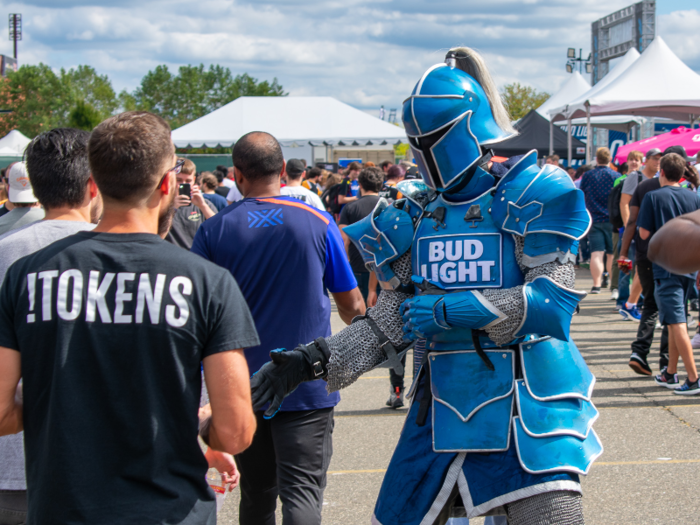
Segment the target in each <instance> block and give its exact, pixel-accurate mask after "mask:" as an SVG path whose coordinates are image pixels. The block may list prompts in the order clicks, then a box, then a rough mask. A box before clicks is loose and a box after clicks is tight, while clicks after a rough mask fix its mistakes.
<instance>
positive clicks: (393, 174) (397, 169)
mask: <svg viewBox="0 0 700 525" xmlns="http://www.w3.org/2000/svg"><path fill="white" fill-rule="evenodd" d="M404 175H405V173H404V171H403V168H402V167H401V166H397V165H396V164H392V165H391V167H389V169H388V170H387V172H386V178H387V179H400V178H401V177H403V176H404Z"/></svg>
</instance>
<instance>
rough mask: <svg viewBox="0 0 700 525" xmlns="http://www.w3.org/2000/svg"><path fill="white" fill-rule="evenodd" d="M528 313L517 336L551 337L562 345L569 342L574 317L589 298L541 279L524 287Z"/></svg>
mask: <svg viewBox="0 0 700 525" xmlns="http://www.w3.org/2000/svg"><path fill="white" fill-rule="evenodd" d="M523 296H524V302H525V313H524V315H523V320H522V322H521V323H520V326H519V327H518V329H517V330H516V332H515V335H516V336H518V337H519V336H523V335H528V334H538V335H549V336H551V337H554V338H556V339H559V340H561V341H567V340H568V339H569V328H570V327H571V316H572V315H573V314H574V311H575V310H576V306H578V303H579V302H580V301H581V299H583V298H584V297H585V296H586V292H579V291H576V290H572V289H570V288H565V287H564V286H562V285H560V284H558V283H557V282H555V281H554V280H553V279H552V278H550V277H547V276H544V275H541V276H539V277H536V278H535V279H533V281H532V282H530V283H527V284H525V285H524V286H523Z"/></svg>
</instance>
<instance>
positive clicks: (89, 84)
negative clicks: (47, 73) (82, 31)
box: [61, 66, 119, 127]
mask: <svg viewBox="0 0 700 525" xmlns="http://www.w3.org/2000/svg"><path fill="white" fill-rule="evenodd" d="M61 81H62V82H63V83H64V85H65V86H66V90H67V91H68V93H69V94H70V98H71V102H72V104H71V105H72V106H73V110H72V111H75V110H76V109H78V104H80V103H82V104H80V109H79V111H82V112H84V111H85V109H86V108H92V111H93V113H94V112H96V114H97V115H99V117H100V121H102V120H104V119H106V118H107V117H109V116H111V115H112V114H113V113H114V111H115V110H116V109H117V107H119V102H118V100H117V96H116V94H115V93H114V89H113V88H112V82H110V80H109V77H108V76H107V75H99V74H98V73H97V71H95V69H94V68H92V67H90V66H78V68H77V69H70V70H68V71H65V70H64V69H61ZM98 124H99V122H98ZM93 127H94V126H93Z"/></svg>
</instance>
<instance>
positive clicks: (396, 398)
mask: <svg viewBox="0 0 700 525" xmlns="http://www.w3.org/2000/svg"><path fill="white" fill-rule="evenodd" d="M386 406H388V407H389V408H394V409H396V408H401V407H402V406H403V388H401V387H399V386H397V387H392V389H391V394H389V399H387V402H386Z"/></svg>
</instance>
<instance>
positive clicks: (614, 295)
mask: <svg viewBox="0 0 700 525" xmlns="http://www.w3.org/2000/svg"><path fill="white" fill-rule="evenodd" d="M618 297H620V291H619V290H618V289H617V288H615V289H614V290H613V291H612V293H611V294H610V300H611V301H617V299H618Z"/></svg>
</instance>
